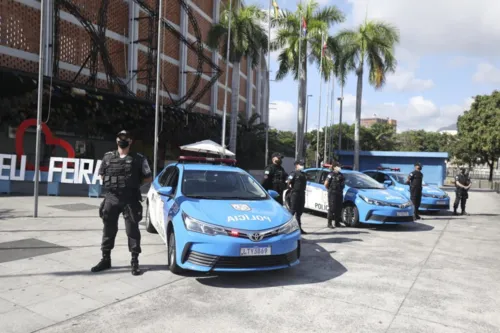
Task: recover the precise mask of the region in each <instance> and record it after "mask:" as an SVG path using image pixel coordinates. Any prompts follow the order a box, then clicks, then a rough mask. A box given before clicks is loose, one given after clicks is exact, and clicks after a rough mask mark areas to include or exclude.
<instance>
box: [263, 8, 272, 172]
mask: <svg viewBox="0 0 500 333" xmlns="http://www.w3.org/2000/svg"><path fill="white" fill-rule="evenodd" d="M271 5H272V0H269V11H268V17H267V21H268V23H267V91H268V94H269V96H271ZM269 112H270V108H269V105H268V106H267V114H266V153H265V154H266V155H265V157H264V159H265V162H264V168H265V167H266V166H267V162H268V161H267V159H268V156H269Z"/></svg>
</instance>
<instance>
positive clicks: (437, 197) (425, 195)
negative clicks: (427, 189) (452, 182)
mask: <svg viewBox="0 0 500 333" xmlns="http://www.w3.org/2000/svg"><path fill="white" fill-rule="evenodd" d="M422 196H423V197H426V198H434V199H446V195H440V194H422Z"/></svg>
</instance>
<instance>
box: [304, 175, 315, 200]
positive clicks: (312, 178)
mask: <svg viewBox="0 0 500 333" xmlns="http://www.w3.org/2000/svg"><path fill="white" fill-rule="evenodd" d="M304 173H305V174H306V179H307V183H306V184H307V186H306V200H305V205H304V206H305V208H308V209H314V206H311V204H310V199H311V192H312V191H313V187H312V186H311V182H314V181H315V180H316V177H317V175H318V170H307V171H305V172H304Z"/></svg>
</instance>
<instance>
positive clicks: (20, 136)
mask: <svg viewBox="0 0 500 333" xmlns="http://www.w3.org/2000/svg"><path fill="white" fill-rule="evenodd" d="M36 125H37V121H36V119H26V120H25V121H23V122H22V123H21V125H19V127H18V128H17V132H16V155H17V158H18V160H20V159H21V156H23V155H24V135H25V133H26V129H27V128H28V127H31V126H36ZM42 132H43V134H45V143H46V144H48V145H54V146H59V147H61V148H63V149H64V150H66V152H67V153H68V158H74V157H75V150H74V149H73V146H71V144H70V143H69V142H68V141H65V140H63V139H59V138H57V137H55V136H54V135H53V134H52V131H51V130H50V128H49V126H47V124H45V123H42ZM26 170H35V166H34V165H33V164H31V163H29V162H26ZM40 171H49V167H47V166H40Z"/></svg>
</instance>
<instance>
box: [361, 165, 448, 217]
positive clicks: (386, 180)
mask: <svg viewBox="0 0 500 333" xmlns="http://www.w3.org/2000/svg"><path fill="white" fill-rule="evenodd" d="M400 170H401V169H400V168H384V167H378V168H377V169H376V170H365V171H363V173H364V174H366V175H368V176H370V177H372V178H373V179H375V180H376V181H377V182H378V183H380V184H384V186H386V187H387V188H390V189H394V190H396V191H398V192H400V193H402V194H403V195H404V196H405V197H407V198H410V186H409V185H407V184H406V180H407V178H408V175H407V174H404V173H402V172H400ZM449 209H450V197H449V196H448V194H447V193H446V192H445V191H443V190H441V189H440V188H439V187H436V186H432V185H429V184H426V183H425V182H423V187H422V201H421V204H420V208H419V210H421V211H426V212H429V213H434V212H439V211H440V210H449Z"/></svg>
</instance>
